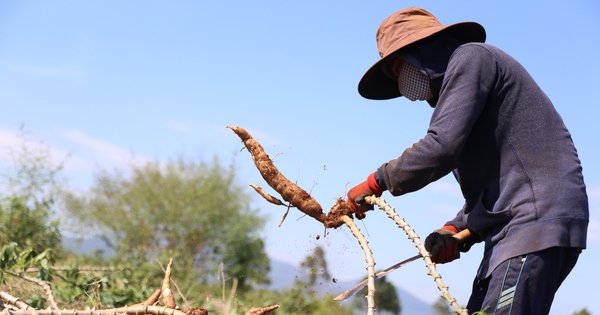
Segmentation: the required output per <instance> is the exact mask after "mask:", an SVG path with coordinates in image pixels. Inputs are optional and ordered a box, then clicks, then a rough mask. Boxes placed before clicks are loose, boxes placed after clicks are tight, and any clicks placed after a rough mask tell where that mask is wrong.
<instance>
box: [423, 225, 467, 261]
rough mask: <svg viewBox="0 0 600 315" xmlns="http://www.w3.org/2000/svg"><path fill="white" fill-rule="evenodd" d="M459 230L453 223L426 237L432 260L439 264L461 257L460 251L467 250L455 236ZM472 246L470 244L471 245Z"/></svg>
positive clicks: (426, 247)
mask: <svg viewBox="0 0 600 315" xmlns="http://www.w3.org/2000/svg"><path fill="white" fill-rule="evenodd" d="M456 233H458V230H457V229H456V228H455V227H454V226H452V225H446V226H444V227H442V228H441V229H439V230H435V231H433V233H431V234H429V236H427V238H426V239H425V249H426V250H427V251H428V252H429V254H430V255H431V260H432V261H433V262H434V263H437V264H445V263H447V262H451V261H453V260H455V259H458V258H460V251H464V252H466V251H467V250H469V249H468V248H466V250H464V249H463V248H462V246H461V244H460V243H459V242H460V241H459V240H458V239H457V238H455V237H454V234H456ZM469 247H470V246H469ZM461 249H463V250H461Z"/></svg>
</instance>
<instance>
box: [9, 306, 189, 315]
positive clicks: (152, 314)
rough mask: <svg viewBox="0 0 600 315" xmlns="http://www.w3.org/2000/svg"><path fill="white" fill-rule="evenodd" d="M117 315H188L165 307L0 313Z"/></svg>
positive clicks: (16, 314) (15, 314)
mask: <svg viewBox="0 0 600 315" xmlns="http://www.w3.org/2000/svg"><path fill="white" fill-rule="evenodd" d="M66 314H69V315H115V314H127V315H186V313H184V312H182V311H180V310H176V309H172V308H168V307H164V306H129V307H127V306H125V307H120V308H113V309H105V310H94V309H87V310H53V309H47V310H35V309H29V310H17V311H11V310H8V309H5V310H3V311H1V312H0V315H66Z"/></svg>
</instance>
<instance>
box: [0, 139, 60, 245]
mask: <svg viewBox="0 0 600 315" xmlns="http://www.w3.org/2000/svg"><path fill="white" fill-rule="evenodd" d="M19 138H20V142H19V143H18V145H16V146H14V147H8V148H7V149H6V152H7V157H8V159H7V160H8V161H7V162H8V163H7V165H8V166H7V168H6V169H4V170H3V171H2V175H1V183H0V185H1V186H2V187H3V189H2V190H1V191H0V198H1V199H0V226H2V229H1V230H0V243H1V244H8V243H10V242H16V243H18V244H20V245H22V246H23V247H30V248H32V249H33V251H34V252H36V253H41V252H43V251H44V250H46V249H52V250H53V252H54V253H55V254H59V253H60V252H61V251H62V246H61V241H62V236H61V233H60V230H59V221H58V219H56V217H55V211H54V206H55V200H56V196H57V195H58V194H59V192H60V190H61V189H62V187H63V185H62V184H63V182H62V177H60V173H61V171H62V170H63V162H60V163H56V162H55V161H54V159H53V156H52V153H51V151H50V148H49V147H48V146H46V145H44V144H43V143H42V142H39V143H34V142H32V141H31V140H30V139H29V138H28V137H27V135H26V133H25V131H23V129H21V132H20V134H19Z"/></svg>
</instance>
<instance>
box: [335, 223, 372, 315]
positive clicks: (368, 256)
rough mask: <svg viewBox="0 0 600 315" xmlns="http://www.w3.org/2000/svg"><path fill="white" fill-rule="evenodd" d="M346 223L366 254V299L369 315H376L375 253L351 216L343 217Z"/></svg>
mask: <svg viewBox="0 0 600 315" xmlns="http://www.w3.org/2000/svg"><path fill="white" fill-rule="evenodd" d="M342 220H343V221H344V223H345V224H346V225H347V226H348V228H350V231H351V232H352V234H353V235H354V237H356V239H358V244H359V245H360V247H361V248H362V249H363V251H364V252H365V260H366V261H367V279H368V281H367V287H368V293H367V296H366V297H365V298H366V299H367V314H368V315H373V314H375V291H377V290H375V259H374V258H373V251H371V248H370V247H369V242H368V241H367V239H366V238H365V236H364V235H363V234H362V232H361V231H360V229H359V228H358V226H356V224H355V223H354V220H352V218H350V217H349V216H342Z"/></svg>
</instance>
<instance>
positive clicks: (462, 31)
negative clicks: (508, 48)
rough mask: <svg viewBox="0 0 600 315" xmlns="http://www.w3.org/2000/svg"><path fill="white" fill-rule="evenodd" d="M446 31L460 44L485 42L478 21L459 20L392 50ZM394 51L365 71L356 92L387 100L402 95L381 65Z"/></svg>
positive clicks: (371, 97)
mask: <svg viewBox="0 0 600 315" xmlns="http://www.w3.org/2000/svg"><path fill="white" fill-rule="evenodd" d="M443 32H448V33H449V34H451V35H452V36H454V37H455V38H456V39H457V40H458V41H460V42H461V43H462V44H464V43H470V42H481V43H483V42H485V29H484V28H483V26H481V25H480V24H479V23H475V22H460V23H455V24H450V25H447V26H445V27H442V28H440V29H439V30H437V31H435V32H433V33H431V34H429V35H427V36H424V37H423V38H420V39H418V40H416V41H413V42H410V43H406V44H405V45H403V46H400V47H398V48H397V49H395V50H394V52H397V51H399V50H401V49H402V48H405V47H407V46H409V45H412V44H414V43H418V42H419V41H422V40H424V39H426V38H428V37H430V36H432V35H435V34H439V33H443ZM393 55H394V53H390V54H388V55H387V56H385V57H383V58H381V59H379V61H377V62H376V63H375V64H374V65H372V66H371V68H369V70H367V72H365V74H364V75H363V77H362V78H361V79H360V82H359V83H358V93H359V94H360V95H361V96H362V97H364V98H366V99H371V100H388V99H392V98H396V97H399V96H402V94H400V92H399V91H398V85H397V83H396V81H395V80H393V79H391V78H390V77H389V76H388V75H387V74H385V73H384V71H383V68H382V65H384V64H385V63H386V62H387V61H388V59H389V58H390V57H392V56H393Z"/></svg>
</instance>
